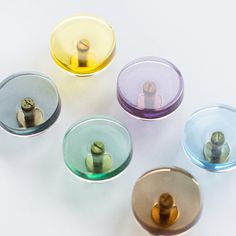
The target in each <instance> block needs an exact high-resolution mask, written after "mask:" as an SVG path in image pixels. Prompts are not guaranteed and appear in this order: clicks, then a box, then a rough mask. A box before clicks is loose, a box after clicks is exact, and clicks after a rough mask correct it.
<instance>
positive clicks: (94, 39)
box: [51, 15, 116, 76]
mask: <svg viewBox="0 0 236 236" xmlns="http://www.w3.org/2000/svg"><path fill="white" fill-rule="evenodd" d="M115 44H116V43H115V34H114V31H113V29H112V28H111V26H110V25H108V24H107V23H106V22H105V21H103V20H102V19H99V18H96V17H93V16H89V15H78V16H75V17H71V18H68V19H66V20H64V21H63V22H61V23H60V24H59V25H58V26H57V27H56V28H55V29H54V31H53V33H52V35H51V55H52V57H53V59H54V61H55V62H56V64H57V65H59V66H60V67H61V68H63V69H64V70H66V71H69V72H71V73H73V74H76V75H79V76H87V75H91V74H94V73H96V72H98V71H100V70H101V69H103V68H105V67H106V66H107V65H108V64H109V63H110V62H111V60H112V59H113V57H114V54H115Z"/></svg>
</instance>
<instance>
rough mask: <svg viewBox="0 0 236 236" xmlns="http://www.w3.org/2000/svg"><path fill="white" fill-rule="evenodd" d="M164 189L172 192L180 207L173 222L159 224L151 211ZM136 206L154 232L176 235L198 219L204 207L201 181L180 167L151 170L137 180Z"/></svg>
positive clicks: (144, 224)
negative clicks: (170, 223) (166, 224)
mask: <svg viewBox="0 0 236 236" xmlns="http://www.w3.org/2000/svg"><path fill="white" fill-rule="evenodd" d="M163 193H169V194H171V195H172V196H173V197H174V199H175V203H176V206H177V208H178V211H179V217H178V219H177V221H176V222H175V223H174V224H172V225H170V226H160V225H158V224H156V223H155V222H154V220H153V218H152V216H151V211H152V208H153V206H154V204H155V203H157V202H158V200H159V197H160V196H161V195H162V194H163ZM132 209H133V213H134V216H135V218H136V219H137V221H138V222H139V223H140V225H141V226H142V227H143V228H144V229H145V230H147V231H148V232H149V233H151V234H153V235H176V234H179V233H182V232H184V231H186V230H188V229H189V228H190V227H192V226H193V225H194V224H195V223H196V222H197V220H198V218H199V216H200V213H201V209H202V202H201V194H200V189H199V184H198V183H197V181H196V180H195V179H194V178H193V176H192V175H190V174H189V173H187V172H186V171H184V170H182V169H179V168H160V169H155V170H152V171H149V172H147V173H146V174H144V175H143V176H141V177H140V178H139V179H138V181H137V182H136V184H135V186H134V189H133V194H132Z"/></svg>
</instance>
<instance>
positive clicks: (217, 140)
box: [211, 131, 225, 146]
mask: <svg viewBox="0 0 236 236" xmlns="http://www.w3.org/2000/svg"><path fill="white" fill-rule="evenodd" d="M211 142H212V144H215V145H217V146H221V145H223V144H224V143H225V136H224V134H223V133H222V132H220V131H216V132H214V133H213V134H212V135H211Z"/></svg>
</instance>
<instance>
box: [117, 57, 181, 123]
mask: <svg viewBox="0 0 236 236" xmlns="http://www.w3.org/2000/svg"><path fill="white" fill-rule="evenodd" d="M145 61H153V62H155V63H159V64H163V65H165V66H168V67H170V68H172V69H173V70H174V71H175V72H176V74H177V75H178V79H179V83H180V85H179V90H178V92H177V94H176V95H175V97H174V98H173V99H172V100H171V101H170V102H169V103H168V104H166V105H165V106H164V107H162V108H161V109H159V110H154V109H140V108H138V107H137V106H135V105H134V104H131V103H130V102H129V101H128V100H127V99H126V98H125V96H124V94H123V93H122V91H121V89H120V86H119V83H120V78H121V75H122V73H124V72H125V70H126V69H128V68H130V67H132V66H135V65H137V64H139V63H143V62H145ZM183 97H184V80H183V76H182V74H181V72H180V71H179V69H178V68H177V67H176V66H175V65H174V64H173V63H171V62H170V61H168V60H166V59H163V58H160V57H155V56H146V57H141V58H137V59H135V60H133V61H131V62H129V63H128V64H127V65H125V66H124V67H123V68H122V69H121V71H120V73H119V75H118V78H117V99H118V102H119V103H120V105H121V107H122V108H123V109H124V110H125V111H127V112H128V113H129V114H131V115H133V116H134V117H136V118H141V119H145V120H155V119H160V118H163V117H165V116H167V115H169V114H171V113H173V112H174V111H175V110H176V109H177V108H178V107H179V106H180V104H181V103H182V101H183Z"/></svg>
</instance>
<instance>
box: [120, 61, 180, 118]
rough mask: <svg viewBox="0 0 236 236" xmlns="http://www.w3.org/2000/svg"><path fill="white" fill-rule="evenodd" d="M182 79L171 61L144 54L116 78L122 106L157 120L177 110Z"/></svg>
mask: <svg viewBox="0 0 236 236" xmlns="http://www.w3.org/2000/svg"><path fill="white" fill-rule="evenodd" d="M183 87H184V85H183V79H182V75H181V73H180V72H179V70H178V69H177V68H176V67H175V66H174V65H173V64H171V63H170V62H168V61H166V60H164V59H161V58H156V57H144V58H140V59H137V60H135V61H133V62H131V63H129V64H128V65H126V66H125V67H124V68H123V69H122V70H121V72H120V74H119V76H118V81H117V97H118V101H119V103H120V105H121V106H122V107H123V108H124V109H125V110H126V111H127V112H129V113H130V114H132V115H134V116H136V117H139V118H143V119H157V118H161V117H164V116H166V115H168V114H170V113H172V112H173V111H174V110H176V109H177V108H178V107H179V105H180V104H181V102H182V99H183V90H184V89H183Z"/></svg>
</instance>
